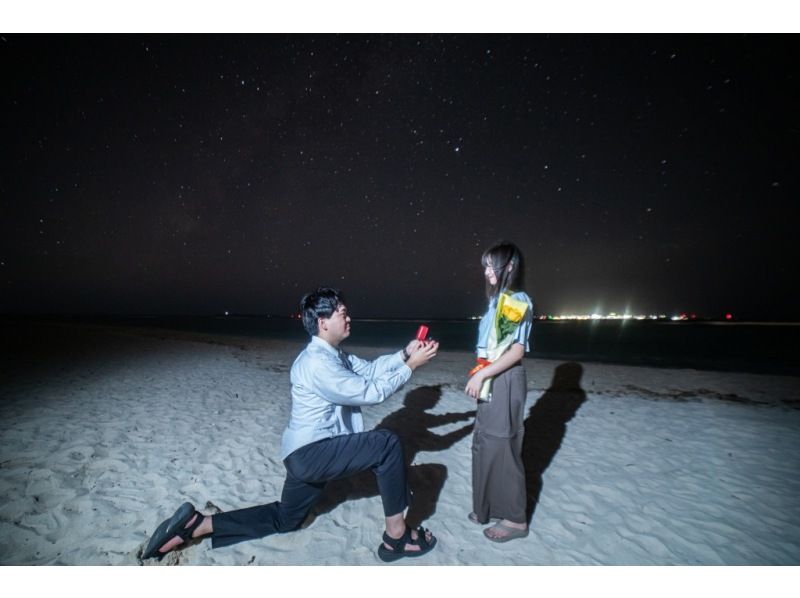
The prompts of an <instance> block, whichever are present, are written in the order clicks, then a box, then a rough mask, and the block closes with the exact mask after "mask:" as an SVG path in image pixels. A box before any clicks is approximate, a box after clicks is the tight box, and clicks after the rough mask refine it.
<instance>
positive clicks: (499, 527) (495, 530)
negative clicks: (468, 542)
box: [483, 519, 528, 540]
mask: <svg viewBox="0 0 800 598" xmlns="http://www.w3.org/2000/svg"><path fill="white" fill-rule="evenodd" d="M504 528H505V529H504ZM527 529H528V525H527V524H525V523H514V522H513V521H509V520H508V519H502V520H500V522H499V523H497V524H495V525H493V526H492V527H488V528H486V529H485V530H484V531H483V533H484V535H485V536H486V537H487V538H489V539H490V540H502V539H503V538H508V537H509V536H514V537H517V536H518V534H517V533H515V532H514V531H513V530H520V531H521V532H524V531H526V530H527Z"/></svg>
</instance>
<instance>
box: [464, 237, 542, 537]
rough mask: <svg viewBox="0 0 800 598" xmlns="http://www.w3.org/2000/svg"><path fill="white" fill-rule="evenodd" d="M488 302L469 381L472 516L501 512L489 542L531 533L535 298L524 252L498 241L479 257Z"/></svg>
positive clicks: (476, 519) (479, 519) (482, 519)
mask: <svg viewBox="0 0 800 598" xmlns="http://www.w3.org/2000/svg"><path fill="white" fill-rule="evenodd" d="M481 264H482V266H483V268H484V276H485V277H486V296H487V298H488V299H489V306H488V308H487V310H486V314H485V315H484V316H483V318H482V319H481V323H480V326H479V328H478V344H477V349H476V353H477V357H478V364H477V365H476V366H475V367H474V368H473V369H472V370H471V371H470V373H469V375H470V379H469V382H467V386H466V388H465V389H464V392H466V393H467V394H468V395H469V396H470V397H472V398H473V399H476V400H477V402H478V409H477V415H476V416H475V431H474V433H473V437H472V508H473V511H472V513H470V514H469V519H470V521H472V522H473V523H476V524H479V525H485V524H487V523H489V520H491V519H497V520H499V521H497V523H495V525H493V526H492V527H488V528H486V529H484V530H483V534H484V535H485V536H486V537H487V538H488V539H489V540H491V541H492V542H507V541H509V540H513V539H514V538H524V537H525V536H527V535H528V522H527V513H526V505H527V500H526V493H525V469H524V467H523V463H522V438H523V434H524V414H523V412H524V409H525V398H526V396H527V392H528V389H527V381H526V379H525V368H524V367H523V366H522V357H523V355H524V354H525V352H526V351H528V350H529V347H528V336H529V335H530V331H531V321H532V319H533V303H532V302H531V299H530V297H528V295H527V294H526V293H525V292H524V290H523V272H524V268H523V263H522V253H521V252H520V250H519V248H517V246H516V245H514V244H513V243H506V242H499V243H496V244H495V245H493V246H492V247H490V248H489V249H487V250H486V251H485V252H484V253H483V256H482V257H481Z"/></svg>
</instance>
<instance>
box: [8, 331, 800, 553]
mask: <svg viewBox="0 0 800 598" xmlns="http://www.w3.org/2000/svg"><path fill="white" fill-rule="evenodd" d="M3 332H4V335H3V336H4V340H3V344H4V345H3V353H2V356H3V361H2V369H0V496H2V504H1V505H0V563H2V564H5V565H28V564H70V565H102V564H119V565H122V564H127V565H137V564H142V563H141V561H140V560H139V558H138V557H139V555H140V553H141V550H142V547H143V544H144V543H146V541H147V539H148V537H149V535H150V534H151V533H152V531H153V530H154V528H155V526H156V525H157V524H158V523H159V521H161V520H162V519H164V518H165V517H167V516H169V515H170V514H171V513H172V511H173V510H174V509H175V508H176V507H177V506H178V505H179V504H180V503H181V502H183V501H184V500H189V501H191V502H193V503H194V504H195V505H196V506H197V507H198V508H199V509H200V510H203V511H205V512H207V513H211V512H214V511H215V510H217V509H219V510H229V509H234V508H240V507H245V506H251V505H255V504H261V503H265V502H271V501H273V500H276V499H277V498H278V496H279V493H280V490H281V486H282V482H283V477H284V473H285V470H284V467H283V464H282V462H281V460H280V456H279V447H280V438H281V433H282V431H283V427H284V425H285V423H286V420H287V417H288V413H289V405H290V395H289V375H288V372H289V368H290V367H291V364H292V361H293V360H294V358H295V356H296V355H297V353H298V352H299V351H300V350H301V349H302V345H300V344H290V343H284V342H277V341H267V340H252V339H247V340H244V339H221V338H210V337H202V336H198V335H195V336H193V335H189V334H185V333H167V332H155V331H143V330H134V329H127V330H126V329H104V328H97V327H96V328H76V327H72V326H66V325H52V324H50V325H35V324H30V325H28V326H26V327H25V328H24V329H23V328H20V326H10V327H9V326H8V325H7V324H6V327H5V329H4V330H3ZM353 338H354V339H355V340H356V341H357V338H358V332H357V330H355V329H354V334H353ZM346 348H347V350H349V351H350V352H353V353H356V354H358V355H360V356H362V357H366V358H370V357H374V356H377V355H378V354H379V352H378V351H377V350H376V349H373V348H369V347H358V346H357V344H356V343H355V342H354V343H349V344H348V346H347V347H346ZM471 362H472V357H471V355H469V354H467V353H457V352H447V351H442V352H440V354H439V356H438V357H437V358H436V360H435V361H434V362H432V363H431V364H429V365H428V366H426V367H424V368H422V369H420V370H418V371H417V373H415V375H414V376H413V377H412V379H411V380H410V382H409V383H408V384H407V385H406V386H405V387H404V388H403V389H401V390H400V391H399V392H398V393H396V394H395V395H394V396H393V397H391V398H390V399H388V400H387V401H386V402H384V403H383V404H381V405H378V406H375V407H372V408H365V410H364V415H365V423H366V425H367V427H368V428H370V427H375V426H379V425H383V426H387V427H390V428H392V429H394V430H396V431H397V432H398V433H399V434H400V435H401V437H402V438H403V440H404V444H405V447H406V452H407V456H408V457H409V459H411V463H412V465H411V468H410V470H411V471H410V482H411V484H412V490H413V491H414V493H415V497H416V502H415V504H414V506H413V507H412V509H411V512H410V513H409V518H410V519H411V520H412V521H424V523H425V525H426V526H427V527H429V528H430V529H431V530H432V531H433V532H434V533H435V534H436V535H437V536H438V538H439V545H438V546H437V548H436V549H435V550H434V551H433V552H432V553H431V554H430V555H427V556H426V557H425V558H423V559H414V560H410V559H405V560H404V561H401V562H400V563H398V564H397V565H393V566H403V565H406V564H414V565H595V564H597V565H672V564H679V565H694V564H702V565H765V564H766V565H798V564H800V467H798V461H799V459H800V457H799V456H800V409H798V407H800V392H799V391H800V378H798V377H790V376H764V375H752V374H736V373H718V372H704V371H695V370H676V369H670V370H667V369H655V368H644V367H626V366H613V365H599V364H593V363H583V364H578V363H562V362H557V361H547V360H536V359H526V360H525V367H526V370H527V375H528V402H527V407H526V410H527V414H528V416H527V419H526V441H525V449H524V461H525V464H526V472H527V477H528V490H529V498H530V503H531V510H532V521H531V533H530V535H529V536H528V537H527V538H525V539H521V540H515V541H513V542H509V543H507V544H494V543H491V542H488V541H487V540H486V539H484V537H483V535H482V533H481V529H482V528H481V527H479V526H476V525H474V524H472V523H470V522H469V521H468V520H467V518H466V515H467V513H469V511H470V510H471V483H470V471H471V470H470V461H471V454H470V447H471V431H472V430H471V428H472V416H473V409H474V404H473V403H472V402H471V400H470V399H468V398H467V397H466V396H465V395H464V394H463V392H462V389H463V385H464V383H465V372H466V370H467V369H468V368H469V367H470V365H471ZM382 529H383V518H382V509H381V502H380V498H379V496H378V494H377V489H376V487H375V484H374V479H373V478H372V477H371V476H370V475H365V476H360V477H358V478H354V479H352V480H350V481H347V482H341V483H335V484H331V485H329V487H328V489H327V490H326V493H325V495H324V497H323V499H322V501H321V502H320V503H319V504H318V505H317V507H316V508H315V511H314V513H313V515H312V517H310V518H309V520H308V521H307V522H306V525H305V528H304V529H302V530H299V531H297V532H292V533H288V534H282V535H275V536H271V537H268V538H264V539H261V540H256V541H252V542H245V543H241V544H238V545H235V546H231V547H227V548H221V549H217V550H212V549H211V544H210V542H200V543H196V544H194V545H192V546H189V547H187V548H185V549H184V550H181V551H177V552H175V553H173V554H172V555H170V556H169V557H168V558H165V559H164V560H163V561H161V562H157V561H148V562H147V563H146V564H147V565H153V566H165V565H175V564H180V565H210V564H225V565H301V564H314V565H357V564H366V565H378V564H381V563H380V561H379V559H378V558H377V555H376V548H377V546H378V544H379V541H380V536H381V533H382Z"/></svg>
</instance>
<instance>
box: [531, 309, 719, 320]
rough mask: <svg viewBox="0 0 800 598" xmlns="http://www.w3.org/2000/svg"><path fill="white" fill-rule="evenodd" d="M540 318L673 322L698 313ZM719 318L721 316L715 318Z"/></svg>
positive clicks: (550, 316) (545, 317) (547, 316)
mask: <svg viewBox="0 0 800 598" xmlns="http://www.w3.org/2000/svg"><path fill="white" fill-rule="evenodd" d="M537 317H538V319H539V320H554V321H563V320H592V321H596V320H621V321H623V322H626V321H628V320H638V321H643V320H650V321H668V320H669V321H672V322H685V321H691V320H697V319H698V317H697V314H695V313H680V314H676V315H673V316H668V315H666V314H630V313H624V314H618V313H616V312H613V311H612V312H611V313H608V314H600V313H591V314H559V315H553V314H542V315H540V316H537ZM714 319H719V318H714ZM724 319H725V320H728V321H730V320H733V314H730V313H726V314H725V315H724Z"/></svg>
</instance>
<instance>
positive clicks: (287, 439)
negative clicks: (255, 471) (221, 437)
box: [281, 336, 411, 459]
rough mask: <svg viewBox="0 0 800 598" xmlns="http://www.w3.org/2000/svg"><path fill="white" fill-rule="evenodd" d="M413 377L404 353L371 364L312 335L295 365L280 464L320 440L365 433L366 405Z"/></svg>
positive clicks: (389, 393)
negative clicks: (299, 450) (364, 414)
mask: <svg viewBox="0 0 800 598" xmlns="http://www.w3.org/2000/svg"><path fill="white" fill-rule="evenodd" d="M410 377H411V368H409V367H408V366H407V365H406V364H405V362H403V352H402V351H398V352H397V353H392V354H391V355H384V356H383V357H379V358H377V359H376V360H374V361H366V360H364V359H360V358H358V357H356V356H355V355H348V354H347V353H345V352H344V351H342V350H341V349H337V348H336V347H333V346H331V345H330V344H328V343H327V342H326V341H324V340H322V339H321V338H319V337H318V336H312V337H311V342H310V343H309V344H308V346H306V348H305V349H304V350H303V352H302V353H300V355H298V356H297V359H295V361H294V364H293V365H292V371H291V374H290V379H291V382H292V412H291V415H290V416H289V423H288V425H287V426H286V430H284V432H283V441H282V443H281V459H285V458H286V457H288V456H289V455H290V454H291V453H293V452H294V451H296V450H297V449H299V448H300V447H303V446H305V445H307V444H311V443H312V442H316V441H317V440H323V439H325V438H333V437H334V436H341V435H343V434H353V433H355V432H363V431H364V420H363V418H362V416H361V405H374V404H377V403H381V402H383V401H384V400H385V399H386V398H388V397H389V396H390V395H391V394H393V393H394V392H396V391H397V390H398V389H399V388H400V387H401V386H402V385H403V384H405V383H406V381H408V379H409V378H410Z"/></svg>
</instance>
